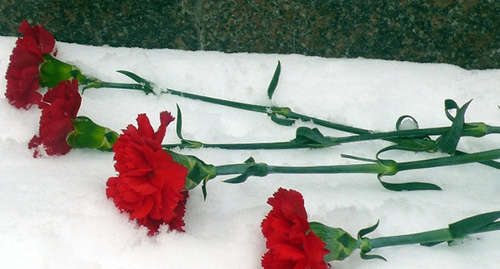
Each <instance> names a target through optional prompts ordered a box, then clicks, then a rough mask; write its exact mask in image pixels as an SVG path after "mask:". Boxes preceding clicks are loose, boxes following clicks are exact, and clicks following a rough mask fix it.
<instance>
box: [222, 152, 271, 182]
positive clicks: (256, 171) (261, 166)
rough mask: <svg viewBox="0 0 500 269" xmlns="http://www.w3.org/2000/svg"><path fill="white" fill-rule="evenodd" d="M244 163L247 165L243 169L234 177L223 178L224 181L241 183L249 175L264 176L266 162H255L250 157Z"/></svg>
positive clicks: (265, 173) (266, 172)
mask: <svg viewBox="0 0 500 269" xmlns="http://www.w3.org/2000/svg"><path fill="white" fill-rule="evenodd" d="M245 164H246V165H247V168H246V169H245V171H244V172H243V173H242V174H241V175H239V176H237V177H234V178H231V179H227V180H224V182H226V183H234V184H236V183H243V182H245V181H246V180H247V179H248V178H249V177H250V176H258V177H265V176H267V174H268V171H267V164H265V163H256V162H255V160H254V159H253V158H252V157H250V158H248V160H246V161H245Z"/></svg>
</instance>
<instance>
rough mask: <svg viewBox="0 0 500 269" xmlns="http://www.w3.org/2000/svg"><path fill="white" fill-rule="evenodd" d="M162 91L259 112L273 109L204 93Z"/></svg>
mask: <svg viewBox="0 0 500 269" xmlns="http://www.w3.org/2000/svg"><path fill="white" fill-rule="evenodd" d="M161 93H169V94H172V95H177V96H180V97H184V98H188V99H193V100H198V101H203V102H207V103H212V104H216V105H222V106H227V107H232V108H238V109H243V110H248V111H253V112H259V113H268V112H269V111H271V108H272V107H269V106H261V105H253V104H247V103H241V102H236V101H229V100H224V99H218V98H213V97H208V96H203V95H198V94H193V93H187V92H181V91H176V90H172V89H165V90H162V91H161Z"/></svg>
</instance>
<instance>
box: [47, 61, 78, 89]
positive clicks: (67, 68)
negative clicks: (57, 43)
mask: <svg viewBox="0 0 500 269" xmlns="http://www.w3.org/2000/svg"><path fill="white" fill-rule="evenodd" d="M43 60H44V62H43V63H42V64H41V65H40V85H41V86H45V87H49V88H54V87H56V86H57V85H58V84H59V83H60V82H61V81H65V80H71V79H73V78H75V79H77V80H78V82H79V83H82V82H84V81H85V76H83V75H82V73H81V72H80V70H79V69H78V68H77V67H76V66H74V65H70V64H67V63H65V62H61V61H59V60H58V59H56V58H54V57H52V55H50V54H44V55H43Z"/></svg>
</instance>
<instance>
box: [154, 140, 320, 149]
mask: <svg viewBox="0 0 500 269" xmlns="http://www.w3.org/2000/svg"><path fill="white" fill-rule="evenodd" d="M162 147H163V148H164V149H173V148H181V149H184V148H193V147H194V148H200V147H203V148H218V149H231V150H255V149H267V150H274V149H299V148H311V147H312V146H308V145H299V144H297V143H294V142H292V141H288V142H269V143H234V144H209V143H202V142H198V141H197V142H196V145H195V146H193V145H191V144H189V143H180V144H164V145H162Z"/></svg>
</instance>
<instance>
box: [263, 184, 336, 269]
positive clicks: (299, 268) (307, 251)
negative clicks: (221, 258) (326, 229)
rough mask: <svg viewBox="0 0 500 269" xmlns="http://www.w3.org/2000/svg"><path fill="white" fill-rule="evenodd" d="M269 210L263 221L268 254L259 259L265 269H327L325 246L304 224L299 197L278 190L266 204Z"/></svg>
mask: <svg viewBox="0 0 500 269" xmlns="http://www.w3.org/2000/svg"><path fill="white" fill-rule="evenodd" d="M267 203H268V204H269V205H271V206H272V210H271V211H270V212H269V214H268V215H267V216H266V218H265V219H264V220H263V221H262V225H261V226H262V234H264V236H265V237H266V239H267V241H266V246H267V248H268V252H266V253H265V254H264V256H263V257H262V266H263V267H264V268H266V269H267V268H295V269H306V268H313V269H319V268H327V263H326V262H325V261H324V256H325V255H326V254H328V253H329V251H328V250H327V249H326V248H325V246H326V244H325V243H324V242H323V241H322V240H321V238H319V237H318V236H316V235H315V234H314V232H313V231H312V230H311V229H310V226H309V223H308V222H307V213H306V210H305V208H304V199H303V197H302V195H301V194H300V193H299V192H297V191H294V190H285V189H283V188H280V189H279V190H278V191H277V192H276V193H275V194H274V195H273V197H271V198H269V200H268V201H267Z"/></svg>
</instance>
